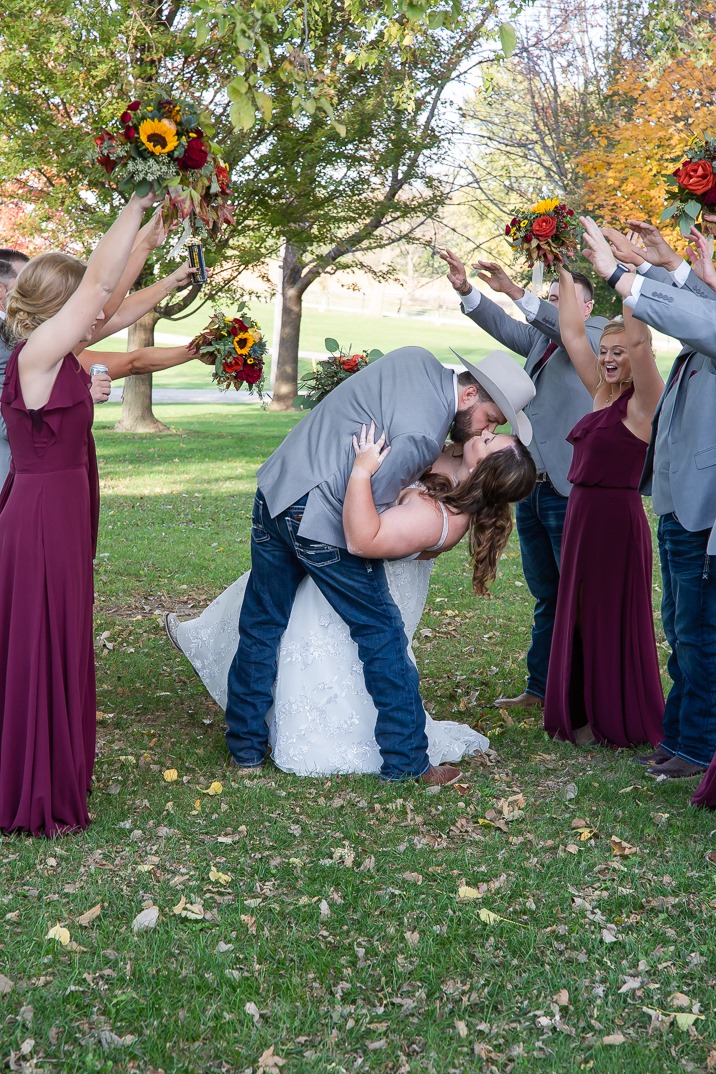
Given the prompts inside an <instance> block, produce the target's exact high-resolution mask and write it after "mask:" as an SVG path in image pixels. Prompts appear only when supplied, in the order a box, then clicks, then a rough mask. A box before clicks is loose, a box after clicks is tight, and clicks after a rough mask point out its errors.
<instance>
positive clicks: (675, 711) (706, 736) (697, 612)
mask: <svg viewBox="0 0 716 1074" xmlns="http://www.w3.org/2000/svg"><path fill="white" fill-rule="evenodd" d="M708 538H709V530H701V531H699V532H697V533H691V532H690V531H689V530H685V529H684V527H683V526H682V525H681V523H680V522H679V521H678V519H677V518H676V515H662V516H661V518H660V519H659V555H660V557H661V575H662V600H661V616H662V619H663V621H664V633H665V634H666V640H667V641H668V643H669V645H670V646H671V655H670V656H669V662H668V665H667V667H668V670H669V675H670V676H671V679H672V682H673V685H672V687H671V690H670V691H669V696H668V698H667V699H666V708H665V710H664V741H663V743H662V745H663V748H664V749H665V750H667V752H669V753H672V754H675V755H676V756H677V757H683V759H684V760H685V761H691V762H692V764H703V765H707V764H709V763H710V761H711V758H712V757H713V755H714V753H715V752H716V556H707V555H706V544H707V541H708Z"/></svg>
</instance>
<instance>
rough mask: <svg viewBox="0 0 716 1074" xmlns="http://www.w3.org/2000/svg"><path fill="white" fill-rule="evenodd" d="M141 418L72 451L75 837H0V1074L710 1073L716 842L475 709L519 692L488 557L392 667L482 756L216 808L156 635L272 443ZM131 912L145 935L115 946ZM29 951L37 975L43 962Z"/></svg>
mask: <svg viewBox="0 0 716 1074" xmlns="http://www.w3.org/2000/svg"><path fill="white" fill-rule="evenodd" d="M370 342H371V343H372V342H374V341H373V340H371V341H370ZM156 413H157V416H158V417H159V418H160V419H162V420H163V421H166V422H167V423H168V424H169V425H170V426H171V429H172V431H171V432H170V433H168V434H164V435H152V436H130V435H126V434H118V433H116V432H114V431H113V429H112V426H113V424H114V422H115V420H116V419H117V416H118V407H116V406H112V405H108V406H106V407H104V408H103V409H102V411H101V413H99V414H98V419H97V422H96V431H97V440H98V449H99V459H100V469H101V475H102V484H103V509H102V528H101V536H100V545H99V556H98V561H97V562H98V566H97V606H96V627H95V635H96V638H97V668H98V685H99V700H98V708H99V710H100V712H99V723H98V731H99V751H98V758H97V767H96V785H95V791H94V794H93V796H92V799H91V810H92V814H93V817H94V820H93V824H92V826H91V827H90V829H89V830H88V831H87V832H86V833H85V834H83V835H81V836H77V837H71V838H64V839H60V840H58V841H55V842H44V841H39V840H38V841H33V840H31V839H27V838H22V837H12V838H6V839H3V840H2V860H1V861H0V903H1V904H2V905H1V911H0V922H2V930H1V931H0V975H2V976H0V1043H1V1045H2V1049H1V1050H0V1058H1V1060H2V1062H3V1063H4V1065H5V1067H6V1068H7V1069H10V1070H17V1071H47V1072H50V1071H57V1072H63V1074H64V1072H66V1074H76V1072H83V1074H84V1072H97V1074H99V1072H101V1074H115V1072H122V1074H125V1072H126V1074H129V1072H136V1074H152V1072H153V1074H158V1072H159V1071H164V1072H165V1074H175V1072H176V1074H179V1072H181V1074H205V1072H211V1074H220V1072H230V1074H248V1072H251V1074H261V1072H278V1071H280V1072H281V1074H304V1072H308V1071H310V1072H312V1074H313V1072H319V1074H324V1072H325V1074H328V1072H336V1074H340V1072H353V1071H364V1072H371V1074H418V1072H420V1074H424V1072H431V1074H458V1072H459V1074H472V1072H485V1074H511V1072H514V1074H534V1072H545V1074H556V1072H559V1074H566V1072H569V1074H571V1072H575V1074H577V1072H581V1071H589V1072H591V1074H614V1072H628V1074H657V1072H662V1071H663V1072H676V1071H689V1072H691V1071H706V1070H713V1069H714V1066H715V1064H716V1042H715V1034H716V1018H715V1016H714V973H715V969H714V965H715V963H714V958H715V956H716V932H715V930H714V909H715V907H716V885H715V883H714V881H715V880H716V871H715V870H713V869H712V868H711V867H710V866H709V865H707V863H706V862H705V860H704V855H705V853H706V851H707V850H709V849H710V847H711V846H712V845H713V844H712V840H711V838H710V832H711V829H712V828H716V818H714V816H713V815H711V814H709V813H704V812H697V811H696V810H693V809H691V808H690V807H689V805H688V799H689V795H690V793H691V792H692V790H693V783H686V784H684V783H680V784H679V783H677V784H675V785H667V786H663V785H659V784H655V783H654V782H653V781H652V780H649V779H647V778H646V777H645V776H644V773H643V771H642V770H641V769H640V768H639V767H638V766H637V765H636V764H635V763H634V761H633V758H632V756H631V754H630V753H629V752H628V751H609V750H604V749H596V748H592V749H588V750H577V749H575V748H573V747H571V746H570V745H568V744H564V743H557V742H553V741H551V740H550V739H549V738H547V737H546V736H545V735H544V733H543V731H542V730H541V725H540V718H539V716H538V715H537V714H536V713H526V714H524V715H520V716H518V717H517V718H512V717H510V716H508V715H507V714H506V713H505V712H504V711H503V712H500V711H499V710H498V709H497V708H495V707H494V705H493V700H494V698H495V697H497V696H499V695H500V694H501V693H516V692H519V691H520V690H521V689H522V686H523V682H524V653H525V649H526V646H527V644H528V638H529V629H530V621H531V620H530V612H531V604H530V599H529V595H528V592H527V589H526V587H525V585H524V580H523V578H522V574H521V571H520V562H519V557H518V552H517V545H516V543H515V541H514V539H513V540H512V542H511V544H510V546H509V549H508V551H507V553H506V556H505V558H504V559H503V561H502V564H501V570H500V577H499V579H498V582H497V583H496V585H495V587H494V592H493V597H492V599H491V600H477V599H476V598H474V597H473V596H472V594H471V591H470V585H469V571H468V567H467V562H466V553H465V550H464V549H462V548H460V549H456V550H454V551H453V552H450V553H448V554H447V555H445V556H442V557H440V559H439V560H438V561H437V565H436V568H435V572H434V575H433V582H432V585H431V593H430V597H429V601H428V606H427V609H426V613H425V618H424V620H423V623H422V624H421V630H420V631H419V636H418V639H417V642H418V644H417V648H416V655H417V659H418V664H419V667H420V671H421V674H422V679H423V687H424V695H425V699H426V704H427V707H428V708H429V709H430V711H431V712H432V714H433V715H434V716H436V717H437V718H457V719H460V720H464V721H467V722H469V723H470V724H472V725H473V726H475V727H477V728H478V729H479V730H481V731H482V732H484V733H485V734H487V735H489V737H490V739H491V741H492V745H493V747H494V750H495V751H496V752H495V755H494V756H491V757H488V758H483V759H479V760H471V761H468V762H466V763H465V766H464V781H463V783H462V784H461V785H460V786H458V787H456V788H450V789H446V790H443V791H440V792H438V793H436V794H433V793H430V792H429V791H428V790H427V789H425V788H422V787H420V786H417V785H415V784H412V783H406V784H400V785H395V784H393V785H384V784H381V783H380V782H379V781H378V780H377V779H373V778H363V777H360V778H358V777H338V778H332V779H316V780H311V779H297V778H295V777H291V776H288V775H284V774H282V773H280V772H278V771H276V770H272V769H271V768H270V766H269V767H267V769H266V771H265V772H264V773H263V774H262V775H261V776H260V777H258V778H256V779H253V780H251V781H250V782H248V781H246V780H241V779H239V778H237V777H236V776H234V775H233V774H232V771H231V769H230V768H229V767H228V766H227V764H226V757H227V754H226V750H225V746H224V741H223V717H222V713H221V712H220V711H219V710H218V709H217V708H216V706H215V705H214V704H213V702H212V701H211V700H210V699H209V698H208V696H207V695H206V694H205V693H204V691H203V689H202V687H201V684H200V682H199V680H198V679H196V678H195V676H194V675H193V672H192V670H191V668H190V666H189V664H188V663H187V662H186V661H185V660H184V658H183V657H182V656H181V655H180V654H179V653H177V652H175V651H174V650H173V649H172V648H171V646H170V645H169V643H168V641H167V640H166V639H165V637H164V634H163V630H162V625H161V619H160V616H161V613H162V612H163V611H164V610H165V609H175V610H176V611H177V612H179V613H180V614H181V615H191V614H193V613H195V612H196V611H198V610H199V609H200V608H202V607H203V606H204V605H205V604H206V602H207V601H209V600H210V599H211V598H212V597H213V596H215V595H216V593H218V592H219V591H220V590H221V589H222V588H223V587H224V586H226V585H227V584H228V583H229V582H231V581H233V580H234V578H235V577H236V576H237V575H238V574H240V573H241V572H242V571H244V570H245V569H246V568H247V567H248V564H249V521H250V506H251V500H252V495H253V491H254V473H255V470H256V467H257V465H258V463H259V461H260V460H262V459H263V458H264V457H265V456H266V455H267V454H268V453H269V452H270V450H272V448H273V447H274V446H276V445H277V444H278V443H279V442H280V440H281V438H282V437H283V436H284V435H285V434H286V432H287V431H288V429H289V428H290V427H291V425H292V424H293V423H294V422H295V421H296V420H298V418H297V416H296V415H284V414H272V413H265V412H262V411H261V410H260V409H259V408H258V407H249V406H246V407H231V408H229V407H223V408H222V407H215V408H209V407H198V406H196V407H181V406H180V407H174V408H170V407H161V406H158V407H157V408H156ZM658 584H659V580H658V577H656V578H655V587H656V588H655V600H658V596H659V593H658ZM658 640H659V643H660V646H661V649H660V652H661V656H662V658H663V660H664V661H665V658H666V651H665V649H664V643H663V635H662V634H661V632H660V631H659V634H658ZM171 769H176V771H177V773H178V778H177V779H176V780H174V781H172V782H168V781H167V780H165V778H164V776H163V773H165V772H166V771H168V770H171ZM217 782H218V783H220V784H221V791H220V793H215V794H210V793H207V792H208V791H209V790H210V789H213V790H215V791H216V790H217V788H216V787H214V788H212V784H215V783H217ZM580 829H581V830H580ZM582 835H585V838H581V836H582ZM612 837H618V838H619V839H621V840H623V841H625V842H626V843H628V844H629V845H630V846H631V847H632V848H633V852H632V853H629V854H627V855H621V854H617V853H615V852H614V850H613V849H612V846H611V843H610V840H611V839H612ZM465 885H467V886H469V887H470V888H472V889H474V893H475V894H476V895H477V898H474V899H469V900H465V899H460V898H459V897H458V892H459V889H460V888H461V887H463V886H465ZM149 907H156V908H157V909H158V912H159V917H158V921H157V924H156V927H155V928H154V929H152V930H150V931H141V932H139V933H138V934H136V935H135V933H134V932H133V928H132V923H133V921H134V919H135V918H136V916H137V915H138V914H139V913H140V912H141V911H142V910H143V909H145V908H149ZM189 907H192V908H193V909H192V910H189V913H190V915H191V916H186V913H187V910H188V908H189ZM90 910H93V911H94V914H95V916H92V915H89V918H91V920H90V919H88V918H85V919H84V922H85V923H83V915H85V914H87V912H88V911H90ZM493 915H497V916H496V917H495V916H493ZM58 923H59V924H60V925H62V926H64V927H66V928H67V929H68V931H69V934H70V942H69V944H67V945H66V946H62V945H61V944H60V943H59V942H58V941H56V940H52V939H46V936H47V933H48V931H49V930H50V929H51V928H52V927H53V926H55V925H56V924H58ZM5 979H7V980H5ZM9 982H12V986H11V987H10V984H9ZM677 1015H680V1016H681V1015H689V1016H694V1017H688V1018H685V1019H684V1018H680V1019H679V1020H680V1021H681V1022H682V1023H684V1024H683V1025H680V1024H679V1022H678V1021H677V1018H676V1016H677ZM688 1022H691V1025H688V1024H685V1023H688Z"/></svg>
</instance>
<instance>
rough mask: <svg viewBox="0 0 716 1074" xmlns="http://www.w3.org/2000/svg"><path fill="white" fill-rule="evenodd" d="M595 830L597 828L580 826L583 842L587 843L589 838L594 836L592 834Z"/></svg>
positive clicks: (580, 836)
mask: <svg viewBox="0 0 716 1074" xmlns="http://www.w3.org/2000/svg"><path fill="white" fill-rule="evenodd" d="M595 831H596V829H595V828H580V829H579V838H580V841H581V842H582V843H585V842H586V841H587V839H591V838H592V836H593V835H594V833H595Z"/></svg>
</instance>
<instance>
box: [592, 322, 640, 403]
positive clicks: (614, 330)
mask: <svg viewBox="0 0 716 1074" xmlns="http://www.w3.org/2000/svg"><path fill="white" fill-rule="evenodd" d="M641 327H642V328H643V330H644V331H645V332H646V338H647V340H648V343H649V347H650V349H651V353H652V354H653V353H654V340H653V337H652V334H651V329H650V328H649V327H648V326H647V325H645V324H644V325H642V326H641ZM625 333H626V328H625V326H624V318H623V317H613V318H612V319H611V321H607V323H606V324H605V325H604V328H603V329H602V334H601V336H600V338H599V345H600V346H601V344H602V340H603V339H604V337H605V336H619V335H625ZM624 350H625V351H626V353H627V358H628V357H629V347H628V346H627V344H626V341H625V343H624ZM629 368H630V369H631V362H630V363H629ZM597 376H598V378H599V379H598V383H597V391H599V389H600V388H601V387H602V385H603V384H606V382H607V381H606V377H605V376H604V372H603V369H602V363H601V362H600V361H597ZM632 380H633V378H632V377H631V376H629V379H628V380H625V381H624V382H623V385H624V386H626V385H628V384H631V382H632ZM621 392H622V389H621V388H620V390H619V394H620V395H621Z"/></svg>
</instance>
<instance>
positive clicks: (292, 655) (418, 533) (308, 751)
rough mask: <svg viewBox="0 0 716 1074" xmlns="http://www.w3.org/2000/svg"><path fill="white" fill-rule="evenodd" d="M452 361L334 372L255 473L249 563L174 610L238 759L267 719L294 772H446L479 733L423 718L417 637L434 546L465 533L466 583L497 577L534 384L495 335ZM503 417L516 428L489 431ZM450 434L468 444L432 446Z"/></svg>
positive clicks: (521, 482) (525, 477)
mask: <svg viewBox="0 0 716 1074" xmlns="http://www.w3.org/2000/svg"><path fill="white" fill-rule="evenodd" d="M458 357H460V356H458ZM460 361H461V362H462V363H463V365H464V366H465V371H464V372H462V373H460V374H459V375H458V374H457V373H455V372H454V371H452V370H451V369H448V368H446V367H445V366H443V365H442V364H441V363H440V362H439V361H438V360H437V359H436V358H435V357H434V356H433V355H432V354H430V353H429V352H428V351H426V350H423V349H422V348H420V347H402V348H400V349H398V350H395V351H392V352H391V353H390V354H386V355H385V356H384V357H383V358H381V359H379V360H378V361H377V362H374V363H372V364H371V365H370V366H369V367H368V368H366V369H365V370H363V371H361V374H360V376H354V377H350V378H349V379H348V380H346V381H344V382H343V383H342V384H341V385H339V386H338V387H337V388H335V389H334V390H333V391H332V392H331V394H330V395H329V396H328V397H327V398H326V399H324V400H323V401H322V402H321V403H320V404H319V405H318V406H317V407H316V408H315V409H314V410H312V411H311V412H310V413H309V414H307V415H306V417H304V418H302V420H301V421H300V422H299V423H298V425H296V426H295V428H294V429H292V431H291V432H290V433H289V434H288V436H287V437H286V439H285V440H284V441H283V443H282V444H281V445H280V447H279V448H278V449H277V450H276V451H275V452H274V453H273V454H272V455H271V456H270V457H269V459H268V460H267V461H266V462H265V463H264V464H263V466H261V467H260V469H259V471H258V474H257V479H258V490H257V493H256V498H255V501H254V507H253V515H252V528H251V571H250V572H249V574H248V575H246V576H244V577H243V578H241V579H239V580H238V581H237V582H236V583H234V585H233V586H231V587H230V588H229V589H228V590H227V591H226V592H225V593H224V594H222V595H221V596H220V597H219V598H217V600H216V601H215V602H214V603H213V604H212V605H211V606H210V607H209V608H208V609H206V611H205V612H204V613H203V615H202V616H201V617H200V618H199V619H198V620H195V621H194V622H193V623H184V624H179V623H178V622H177V620H176V617H175V616H168V617H167V629H168V632H169V635H170V637H171V639H172V640H173V641H174V643H175V644H176V645H177V647H179V648H180V649H181V650H182V651H183V652H185V654H186V655H187V656H188V657H189V659H190V660H191V661H192V663H193V664H194V667H195V668H196V670H197V671H198V672H199V674H200V675H201V677H202V679H203V680H204V682H205V684H206V686H207V688H208V689H209V690H210V692H211V693H212V695H213V696H214V697H215V699H216V700H217V701H218V702H219V703H220V704H221V705H222V706H224V707H225V709H226V723H227V732H226V741H227V744H228V747H229V751H230V753H231V756H232V762H233V764H234V765H235V766H236V769H237V770H238V771H240V772H242V773H253V772H256V771H258V770H259V769H260V768H261V765H262V764H263V762H264V759H265V757H266V754H267V750H268V747H269V735H270V739H271V741H270V745H271V750H272V756H273V760H274V762H275V763H276V764H277V765H278V767H280V768H282V769H284V770H286V771H293V772H297V773H299V774H305V775H319V774H325V773H328V772H377V771H379V772H380V776H381V778H382V779H384V780H390V781H392V780H399V779H418V780H420V781H421V782H423V783H426V784H432V785H447V784H450V783H454V782H455V781H456V780H458V779H459V778H460V772H459V770H458V769H457V768H455V767H453V766H452V765H450V764H440V763H439V762H440V761H441V760H455V759H458V758H459V757H461V756H462V755H463V754H464V753H466V752H475V751H477V750H481V749H484V748H485V747H486V745H487V742H486V740H485V739H484V738H483V737H482V736H481V735H479V734H477V732H475V731H473V730H472V729H471V728H469V727H463V726H462V725H459V724H454V723H450V722H446V721H432V720H429V718H428V722H429V726H428V732H429V733H428V734H426V714H425V710H424V708H423V703H422V700H421V697H420V690H419V678H418V672H417V668H416V666H415V662H414V660H413V659H412V653H411V651H410V643H409V638H410V637H412V633H413V631H414V630H415V628H416V627H417V624H418V622H419V619H420V615H421V613H422V608H423V604H424V601H425V596H426V594H427V581H428V578H429V572H430V567H431V565H432V564H431V560H432V558H433V557H434V556H435V555H437V554H438V553H439V552H440V551H445V550H447V549H448V548H451V547H453V546H454V545H455V544H456V543H457V542H458V541H459V540H460V539H461V538H462V537H463V536H464V534H465V533H466V532H468V531H469V533H470V546H471V553H472V556H473V587H474V589H475V591H476V592H478V593H482V592H485V587H486V582H487V581H489V580H491V579H492V578H493V577H494V574H495V569H496V564H497V560H498V558H499V554H500V552H501V551H502V548H504V545H505V543H506V541H507V538H508V535H509V531H510V524H511V516H510V509H509V504H510V503H514V502H516V501H518V500H520V499H522V498H523V497H524V496H526V495H527V494H528V493H529V492H530V491H531V489H532V487H533V485H534V481H535V467H534V463H533V461H532V458H531V456H530V454H529V452H528V451H527V450H526V447H525V445H526V444H528V443H529V442H530V440H531V437H532V430H531V428H530V424H529V421H528V419H527V418H526V416H525V415H524V414H523V413H522V410H523V408H524V407H525V406H526V404H527V403H528V402H529V401H530V400H531V399H532V397H533V395H534V386H533V384H532V381H531V380H530V378H529V376H528V375H527V374H526V373H525V372H524V370H523V369H522V368H521V367H520V366H519V365H518V364H517V362H516V361H515V360H514V359H513V358H511V357H510V356H509V355H507V354H503V353H501V352H499V351H496V352H494V353H493V354H490V355H488V356H487V358H485V359H483V360H482V361H481V362H479V363H477V364H476V365H473V364H471V363H470V362H467V361H466V360H465V359H464V358H460ZM505 422H507V423H509V424H510V426H511V428H512V430H513V432H515V433H516V434H517V435H516V436H515V437H509V436H493V435H491V434H493V433H494V430H495V428H496V426H497V425H501V424H503V423H505ZM376 428H377V429H378V430H379V431H380V432H381V436H380V438H379V440H378V441H377V443H376V442H374V436H373V431H374V429H376ZM368 429H369V430H370V431H369V432H366V430H368ZM448 434H450V436H451V439H452V441H453V443H454V444H461V445H463V456H462V457H457V456H456V455H455V454H454V453H453V452H454V449H453V448H448V449H446V450H445V451H441V449H442V448H443V444H444V443H445V440H446V438H447V436H448ZM482 434H485V435H482ZM358 436H360V441H359V440H358V439H357V437H358ZM426 471H430V473H429V475H427V476H425V477H424V481H423V482H417V483H416V479H417V478H419V477H420V476H421V475H425V474H426ZM404 557H407V558H408V560H409V562H407V563H406V559H405V558H404ZM417 557H420V560H418V558H417ZM384 560H387V561H391V560H397V561H398V562H393V563H391V562H388V563H387V564H386V563H385V562H384ZM389 582H390V585H389ZM406 583H407V584H406ZM395 596H397V597H398V602H399V604H398V603H396V600H395V599H394V598H395ZM294 602H296V606H295V607H294ZM399 605H400V607H399ZM299 609H300V614H298V613H299ZM401 612H402V614H401ZM292 613H293V614H292ZM237 616H238V633H239V645H238V650H237V651H236V654H235V656H234V657H233V660H232V661H231V664H230V667H229V670H228V683H227V682H226V669H227V664H228V661H229V660H230V659H231V651H230V650H229V647H228V645H227V642H228V643H229V644H230V645H231V650H233V647H234V646H235V643H236V618H237ZM289 620H290V622H289ZM287 627H288V629H287ZM282 636H283V640H282ZM232 639H233V640H232ZM356 647H357V652H356ZM279 652H280V659H279ZM227 654H228V655H227ZM356 657H358V658H359V660H360V662H361V663H362V667H361V663H358V660H357V659H356ZM225 684H226V685H225ZM274 686H275V694H276V697H275V704H274ZM371 700H372V703H371Z"/></svg>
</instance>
